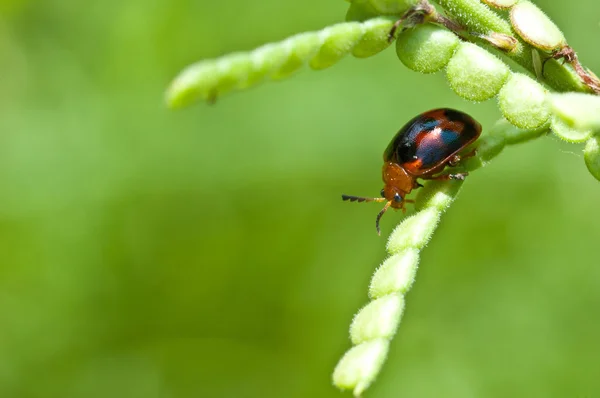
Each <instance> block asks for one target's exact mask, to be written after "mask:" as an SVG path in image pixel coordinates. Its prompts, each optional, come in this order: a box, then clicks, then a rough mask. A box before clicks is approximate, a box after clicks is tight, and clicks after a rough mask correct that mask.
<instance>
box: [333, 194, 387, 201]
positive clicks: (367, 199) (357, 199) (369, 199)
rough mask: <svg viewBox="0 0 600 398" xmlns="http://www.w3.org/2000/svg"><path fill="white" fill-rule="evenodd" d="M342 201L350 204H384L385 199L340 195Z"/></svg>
mask: <svg viewBox="0 0 600 398" xmlns="http://www.w3.org/2000/svg"><path fill="white" fill-rule="evenodd" d="M342 200H349V201H350V202H385V201H386V200H387V199H386V198H365V197H362V196H352V195H342Z"/></svg>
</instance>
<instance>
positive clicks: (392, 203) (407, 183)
mask: <svg viewBox="0 0 600 398" xmlns="http://www.w3.org/2000/svg"><path fill="white" fill-rule="evenodd" d="M480 134H481V124H479V122H477V121H476V120H475V119H473V118H472V117H471V116H469V115H467V114H466V113H464V112H461V111H457V110H455V109H449V108H439V109H432V110H430V111H427V112H424V113H421V114H420V115H418V116H415V117H414V118H413V119H411V120H410V121H409V122H408V123H406V124H405V125H404V126H403V127H402V128H401V129H400V131H398V133H396V135H395V136H394V138H392V141H391V142H390V143H389V145H388V146H387V148H386V149H385V151H384V152H383V168H382V177H383V182H384V187H383V189H382V190H381V197H380V198H367V197H362V196H352V195H342V200H349V201H351V202H355V201H358V202H386V204H385V206H384V207H383V209H382V210H381V211H380V212H379V214H377V218H376V220H375V227H376V228H377V234H381V231H380V229H379V221H380V220H381V217H382V216H383V214H384V213H385V212H386V211H387V210H388V209H389V208H390V207H392V208H393V209H402V211H404V212H406V208H405V207H404V204H405V203H414V200H409V199H405V197H406V195H408V194H409V193H410V192H411V191H412V190H413V189H415V188H419V187H422V186H423V185H421V184H419V183H418V182H417V178H420V179H423V180H452V179H454V180H464V179H465V177H466V176H467V175H468V173H466V172H464V173H455V174H453V173H442V171H444V168H446V166H451V167H454V166H457V165H458V164H459V163H460V161H461V159H464V158H467V157H470V156H473V155H475V150H473V151H471V152H469V153H467V154H465V155H463V156H462V157H461V156H460V155H459V152H460V151H461V150H463V149H464V148H465V147H467V146H468V145H469V144H471V143H472V142H473V141H475V140H476V139H477V138H478V137H479V135H480Z"/></svg>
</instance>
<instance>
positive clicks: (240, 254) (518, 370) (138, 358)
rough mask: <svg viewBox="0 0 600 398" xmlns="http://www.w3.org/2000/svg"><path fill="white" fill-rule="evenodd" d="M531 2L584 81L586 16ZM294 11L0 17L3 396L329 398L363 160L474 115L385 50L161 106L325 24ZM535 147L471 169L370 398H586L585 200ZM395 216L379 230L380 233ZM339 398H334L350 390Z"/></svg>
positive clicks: (150, 10)
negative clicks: (235, 55)
mask: <svg viewBox="0 0 600 398" xmlns="http://www.w3.org/2000/svg"><path fill="white" fill-rule="evenodd" d="M561 3H562V2H556V1H553V0H545V1H538V4H539V5H540V6H541V7H542V8H543V9H545V10H546V11H547V12H548V13H549V14H550V15H551V17H552V18H554V19H555V21H556V22H557V23H558V24H559V26H561V27H562V28H563V29H564V31H565V34H566V35H567V37H568V38H569V42H570V44H571V45H572V46H573V47H574V48H575V49H576V50H577V51H578V52H579V55H580V58H581V59H582V61H583V62H584V64H586V65H588V66H590V67H591V68H592V69H595V70H596V72H598V71H600V53H599V52H598V38H599V37H600V25H599V22H600V12H598V11H599V6H598V4H597V2H596V1H595V0H573V1H570V2H568V6H567V5H566V4H564V5H563V4H561ZM346 6H347V3H345V2H343V1H341V0H340V1H329V2H324V1H323V0H306V1H303V2H282V1H275V0H262V1H261V2H248V1H243V0H230V1H223V2H220V3H219V2H209V1H203V0H196V1H192V0H130V1H125V2H121V1H116V0H106V1H103V2H90V3H87V2H83V1H68V0H44V1H27V0H12V1H11V0H3V1H0V72H1V77H0V397H2V398H5V397H7V398H12V397H19V398H20V397H32V398H34V397H44V398H46V397H61V398H71V397H144V398H153V397H161V398H162V397H169V398H179V397H338V396H341V393H340V392H339V391H337V390H336V389H334V388H333V387H332V386H331V381H330V375H331V372H332V369H333V367H334V366H335V364H336V362H337V360H338V358H339V357H340V356H341V355H342V353H343V352H344V351H345V350H346V349H347V348H349V345H350V343H349V341H348V337H347V336H348V335H347V333H348V332H347V330H348V325H349V323H350V321H351V319H352V316H353V314H354V313H355V312H356V311H357V310H358V309H359V308H360V307H361V306H362V305H364V304H365V303H366V301H367V295H366V292H367V287H368V283H369V278H370V276H371V274H372V273H373V271H374V269H375V268H376V266H377V265H378V264H379V263H380V261H381V260H382V259H383V258H384V255H385V253H384V243H385V238H384V237H378V236H377V235H376V233H375V230H374V226H373V222H374V217H375V214H376V213H377V212H378V211H379V206H377V205H356V204H348V203H343V202H342V201H341V200H340V194H341V193H348V194H357V195H377V194H378V192H379V190H380V189H381V186H382V183H381V181H380V166H381V154H382V152H383V149H384V148H385V147H386V145H387V143H388V141H389V140H390V138H391V137H392V135H393V134H394V133H395V132H396V130H397V129H398V128H399V127H400V126H401V125H402V124H404V123H405V122H406V121H407V120H408V119H409V118H411V117H412V116H414V115H416V114H417V113H419V112H422V111H425V110H427V109H431V108H435V107H455V108H458V109H461V110H464V111H466V112H469V113H471V114H472V115H473V116H474V117H476V118H477V119H479V120H480V121H481V122H482V124H483V125H484V127H485V126H490V125H491V124H492V123H493V122H494V121H495V120H496V119H497V118H498V117H499V113H498V110H497V108H496V106H495V104H494V103H493V101H489V102H487V103H483V104H473V103H469V102H466V101H463V100H461V99H459V98H458V97H456V96H455V95H454V94H453V93H452V92H451V91H450V89H449V88H448V86H447V83H446V81H445V79H444V76H443V74H437V75H433V76H424V75H419V74H416V73H413V72H410V71H408V70H407V69H406V68H404V67H403V66H402V65H401V64H400V62H398V60H397V59H396V56H395V54H394V51H393V50H392V49H388V50H387V51H385V52H384V53H382V54H380V55H379V56H377V57H374V58H371V59H366V60H355V59H351V58H348V59H345V60H344V61H343V62H341V63H340V64H338V65H336V66H335V67H332V68H331V69H328V70H325V71H322V72H318V73H317V72H307V71H303V72H301V73H299V74H298V75H296V76H294V77H293V78H292V79H289V80H286V81H284V82H281V83H269V84H264V85H261V86H260V87H258V88H256V89H252V90H250V91H247V92H244V93H240V94H235V95H231V96H228V97H225V98H222V99H220V100H219V101H218V103H217V104H216V106H207V105H204V104H200V105H197V106H194V107H192V108H189V109H186V110H183V111H177V112H175V111H169V110H167V109H165V107H164V103H163V91H164V89H165V88H166V86H167V85H168V83H169V80H170V79H171V78H172V77H174V76H175V74H176V73H177V72H178V71H179V70H180V69H181V68H183V67H184V66H186V65H187V64H189V63H191V62H193V61H196V60H198V59H202V58H209V57H216V56H219V55H222V54H225V53H228V52H231V51H237V50H249V49H252V48H254V47H256V46H258V45H260V44H263V43H265V42H269V41H276V40H280V39H283V38H285V37H287V36H289V35H291V34H294V33H297V32H301V31H307V30H315V29H319V28H321V27H324V26H326V25H329V24H331V23H334V22H337V21H340V20H342V19H343V17H344V14H345V8H346ZM581 149H582V148H581V147H580V146H577V145H567V144H563V143H561V142H559V141H558V140H557V139H554V138H552V137H547V138H543V139H539V140H537V141H535V142H531V143H528V144H525V145H522V146H520V147H514V148H509V149H507V150H505V152H504V153H503V154H502V155H501V156H500V157H499V158H498V159H497V160H495V161H494V163H493V164H491V165H490V166H489V167H486V168H484V169H482V170H479V171H477V172H476V173H473V174H472V175H471V176H470V177H469V178H468V180H467V182H466V184H465V185H464V189H463V191H462V193H461V195H460V198H459V200H457V202H456V203H455V204H454V205H453V206H452V208H451V210H450V211H449V212H448V213H447V214H446V215H445V216H444V218H443V222H442V224H441V226H440V228H439V230H438V231H437V233H436V234H435V236H434V239H433V240H432V242H431V243H430V245H429V246H428V247H427V249H426V250H425V251H424V252H423V257H422V261H421V267H420V270H419V274H418V278H417V282H416V284H415V286H414V288H413V290H412V291H411V292H410V294H409V295H408V302H407V311H406V314H405V317H404V319H403V321H402V325H401V328H400V330H399V333H398V335H397V336H396V339H395V340H394V343H393V345H392V349H391V352H390V356H389V360H388V363H387V364H386V366H385V368H384V370H383V372H382V374H381V376H380V378H379V380H378V381H377V383H376V384H375V385H374V386H373V388H372V389H371V390H370V391H369V392H368V393H367V395H368V396H372V397H506V396H511V397H576V396H586V397H592V396H600V364H599V361H598V358H599V354H600V339H599V336H600V313H599V308H600V267H599V266H600V261H599V256H598V252H599V250H600V245H599V243H600V242H599V238H600V223H599V220H600V206H599V203H600V184H598V182H597V181H595V180H594V179H593V178H592V177H591V175H590V174H589V173H588V172H587V170H586V168H585V165H584V162H583V157H582V155H581ZM401 218H402V215H401V213H391V214H388V215H386V216H385V217H384V218H383V222H382V224H383V236H386V235H387V234H388V233H389V232H390V231H391V229H392V228H393V226H394V225H395V224H397V223H398V222H399V220H400V219H401ZM345 396H349V395H345Z"/></svg>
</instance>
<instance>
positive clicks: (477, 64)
mask: <svg viewBox="0 0 600 398" xmlns="http://www.w3.org/2000/svg"><path fill="white" fill-rule="evenodd" d="M509 73H510V70H509V68H508V66H506V64H505V63H504V62H502V61H501V60H499V59H498V58H497V57H496V56H494V55H492V54H491V53H489V52H488V51H486V50H484V49H482V48H481V47H479V46H477V45H475V44H472V43H464V42H463V43H460V44H459V46H458V49H457V50H456V53H455V54H454V56H453V57H452V59H451V60H450V62H449V63H448V67H447V69H446V75H447V77H448V82H449V83H450V87H452V89H453V90H454V91H455V92H456V94H458V95H459V96H461V97H463V98H465V99H468V100H471V101H485V100H488V99H490V98H492V97H493V96H495V95H496V94H498V92H499V91H500V89H501V88H502V86H503V85H504V83H505V82H506V79H507V78H508V75H509Z"/></svg>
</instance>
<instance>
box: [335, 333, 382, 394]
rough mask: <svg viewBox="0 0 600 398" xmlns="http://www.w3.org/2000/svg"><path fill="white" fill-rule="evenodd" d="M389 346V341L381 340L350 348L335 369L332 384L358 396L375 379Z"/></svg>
mask: <svg viewBox="0 0 600 398" xmlns="http://www.w3.org/2000/svg"><path fill="white" fill-rule="evenodd" d="M389 346H390V342H389V340H388V339H384V338H381V339H376V340H372V341H369V342H366V343H362V344H359V345H357V346H354V347H352V348H351V349H350V350H348V352H346V354H345V355H344V356H343V357H342V359H340V362H338V364H337V366H336V367H335V370H334V371H333V384H335V385H336V386H337V387H339V388H343V389H348V390H350V389H354V395H355V396H360V395H361V394H362V393H363V392H364V391H365V390H366V389H367V388H368V387H369V385H370V384H371V383H372V382H373V380H375V377H377V374H378V373H379V370H380V369H381V366H382V365H383V362H384V361H385V358H386V356H387V353H388V350H389Z"/></svg>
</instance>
